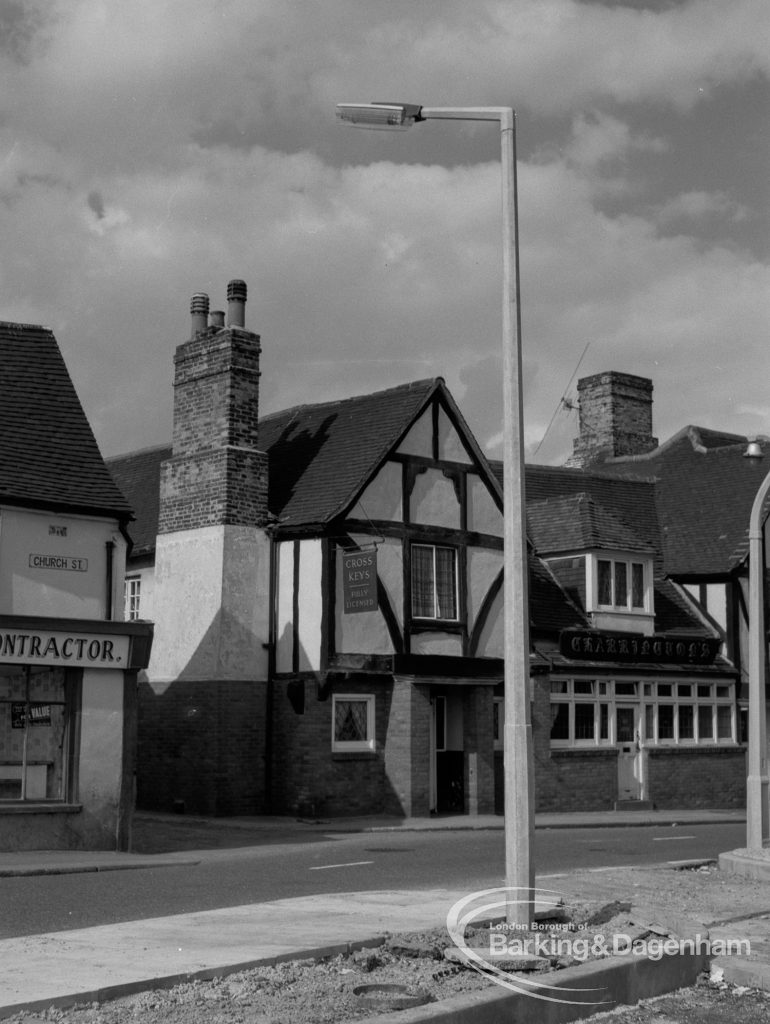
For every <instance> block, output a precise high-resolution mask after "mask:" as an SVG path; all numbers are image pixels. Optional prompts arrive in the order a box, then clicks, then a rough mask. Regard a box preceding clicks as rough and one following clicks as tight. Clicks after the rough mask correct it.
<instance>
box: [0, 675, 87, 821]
mask: <svg viewBox="0 0 770 1024" xmlns="http://www.w3.org/2000/svg"><path fill="white" fill-rule="evenodd" d="M74 677H75V673H72V672H68V671H67V670H65V669H63V668H47V667H34V668H33V667H31V666H27V665H0V801H7V800H13V801H40V800H65V799H66V798H67V785H68V769H69V764H70V752H71V750H72V748H73V724H72V721H71V719H72V705H73V698H74V687H75V683H74Z"/></svg>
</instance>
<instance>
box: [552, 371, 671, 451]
mask: <svg viewBox="0 0 770 1024" xmlns="http://www.w3.org/2000/svg"><path fill="white" fill-rule="evenodd" d="M578 402H579V407H580V436H579V437H576V438H575V440H574V442H573V450H572V456H571V457H570V458H569V459H568V460H567V463H566V464H567V465H568V466H573V467H583V466H587V465H590V464H591V463H592V462H601V461H603V460H604V459H608V458H612V457H614V456H618V455H643V454H644V453H645V452H649V451H652V450H653V448H656V447H657V445H658V439H657V438H656V437H653V436H652V381H651V380H648V378H647V377H636V376H634V375H633V374H630V373H618V372H617V371H615V370H610V371H608V372H605V373H597V374H594V375H593V376H592V377H584V378H583V379H582V380H580V381H578Z"/></svg>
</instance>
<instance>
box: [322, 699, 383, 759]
mask: <svg viewBox="0 0 770 1024" xmlns="http://www.w3.org/2000/svg"><path fill="white" fill-rule="evenodd" d="M332 750H333V751H338V752H341V753H344V752H345V751H349V752H351V753H352V752H355V751H358V750H374V694H371V693H368V694H353V693H339V694H337V693H335V694H333V696H332Z"/></svg>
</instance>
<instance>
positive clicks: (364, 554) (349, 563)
mask: <svg viewBox="0 0 770 1024" xmlns="http://www.w3.org/2000/svg"><path fill="white" fill-rule="evenodd" d="M342 594H343V599H344V612H345V614H346V615H352V614H355V613H356V612H370V611H374V610H376V608H377V551H376V549H373V550H371V551H343V553H342Z"/></svg>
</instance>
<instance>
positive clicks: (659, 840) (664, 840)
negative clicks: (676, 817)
mask: <svg viewBox="0 0 770 1024" xmlns="http://www.w3.org/2000/svg"><path fill="white" fill-rule="evenodd" d="M695 838H696V837H695V836H653V838H652V841H653V843H671V842H676V840H677V839H695Z"/></svg>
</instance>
